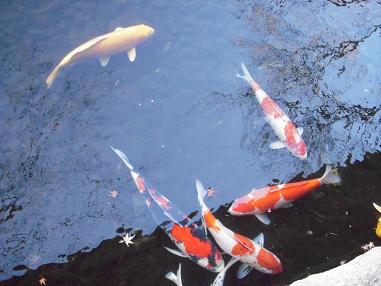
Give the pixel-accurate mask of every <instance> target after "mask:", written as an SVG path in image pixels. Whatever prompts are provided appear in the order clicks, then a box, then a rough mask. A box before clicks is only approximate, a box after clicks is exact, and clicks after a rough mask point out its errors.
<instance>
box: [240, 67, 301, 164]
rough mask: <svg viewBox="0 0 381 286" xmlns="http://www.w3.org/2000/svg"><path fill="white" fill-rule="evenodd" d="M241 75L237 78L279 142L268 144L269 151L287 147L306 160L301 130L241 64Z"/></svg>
mask: <svg viewBox="0 0 381 286" xmlns="http://www.w3.org/2000/svg"><path fill="white" fill-rule="evenodd" d="M241 67H242V70H243V75H240V74H238V73H237V77H239V78H242V79H244V80H245V81H247V82H248V83H249V84H250V86H251V89H252V90H253V92H254V93H255V96H256V98H257V100H258V102H259V104H260V105H261V107H262V110H263V112H264V114H265V119H266V121H267V122H268V123H269V124H270V126H271V128H272V129H273V130H274V132H275V133H276V135H277V136H278V138H279V140H280V141H276V142H273V143H271V144H270V148H271V149H280V148H284V147H287V149H288V150H290V152H291V153H292V154H294V155H295V156H296V157H298V158H299V159H302V160H304V159H307V147H306V144H305V143H304V140H303V138H302V133H303V128H296V127H295V125H294V124H293V123H292V121H291V120H290V119H289V118H288V116H287V115H286V114H285V113H284V112H283V110H282V109H281V108H280V107H279V105H278V104H277V103H276V102H275V101H273V100H272V99H271V98H270V97H269V96H268V95H267V94H266V92H264V90H263V89H262V88H261V87H260V86H259V84H258V83H256V82H255V81H254V80H253V78H252V77H251V75H250V73H249V71H248V70H247V68H246V66H245V65H244V64H243V63H241Z"/></svg>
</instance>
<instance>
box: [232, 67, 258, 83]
mask: <svg viewBox="0 0 381 286" xmlns="http://www.w3.org/2000/svg"><path fill="white" fill-rule="evenodd" d="M241 67H242V70H243V75H240V74H239V73H237V74H236V75H237V77H239V78H242V79H244V80H246V81H247V82H248V83H249V84H251V83H252V82H253V81H254V80H253V78H252V77H251V75H250V73H249V71H248V70H247V68H246V66H245V65H244V63H241Z"/></svg>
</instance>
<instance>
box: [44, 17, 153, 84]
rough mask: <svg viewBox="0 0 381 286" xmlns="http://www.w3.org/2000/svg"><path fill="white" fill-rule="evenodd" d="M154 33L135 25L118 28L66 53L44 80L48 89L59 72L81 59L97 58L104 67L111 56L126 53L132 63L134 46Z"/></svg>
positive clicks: (151, 29) (134, 54)
mask: <svg viewBox="0 0 381 286" xmlns="http://www.w3.org/2000/svg"><path fill="white" fill-rule="evenodd" d="M153 33H154V29H153V28H151V27H149V26H146V25H143V24H141V25H136V26H131V27H126V28H121V27H118V28H116V29H115V31H113V32H110V33H107V34H104V35H101V36H99V37H96V38H94V39H91V40H89V41H87V42H85V43H83V44H82V45H80V46H79V47H77V48H75V49H74V50H72V51H71V52H70V53H68V54H67V55H66V56H65V57H64V58H63V59H62V60H61V61H60V63H59V64H58V65H57V66H56V67H55V68H54V70H53V71H52V72H51V73H50V75H49V76H48V78H47V79H46V86H47V88H50V87H51V85H52V84H53V81H54V80H55V78H56V77H57V75H58V73H59V72H60V70H61V69H62V68H63V67H64V66H67V65H70V64H73V63H75V62H77V61H79V60H81V59H85V58H90V57H97V58H99V62H100V63H101V65H102V66H106V65H107V64H108V61H109V59H110V56H111V55H114V54H119V53H121V52H125V51H127V53H128V58H129V59H130V61H131V62H133V61H134V60H135V58H136V49H135V46H136V45H138V44H140V43H141V42H143V41H144V40H145V39H147V38H148V37H150V36H151V35H152V34H153Z"/></svg>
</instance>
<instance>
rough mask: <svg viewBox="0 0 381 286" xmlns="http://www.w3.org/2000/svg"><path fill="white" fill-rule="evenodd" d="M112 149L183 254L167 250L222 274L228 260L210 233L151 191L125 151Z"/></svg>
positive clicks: (153, 190) (153, 213)
mask: <svg viewBox="0 0 381 286" xmlns="http://www.w3.org/2000/svg"><path fill="white" fill-rule="evenodd" d="M111 149H112V150H113V151H114V152H115V153H116V154H117V155H118V156H119V157H120V159H122V161H123V162H124V164H125V165H126V166H127V167H128V168H129V169H130V174H131V177H132V178H133V180H134V182H135V185H136V187H137V188H138V190H139V192H140V194H141V195H142V196H143V197H144V200H145V203H146V205H147V207H148V209H149V210H150V212H151V214H152V217H153V219H154V220H155V221H156V223H157V224H158V225H159V227H160V228H161V229H163V230H164V232H165V233H166V234H167V235H168V236H169V238H170V239H171V240H172V242H173V243H174V244H175V245H176V246H177V248H178V249H179V250H180V252H179V251H177V250H174V249H170V248H167V247H165V248H166V249H167V250H168V251H169V252H171V253H173V254H175V255H178V256H181V257H186V258H189V259H190V260H192V261H193V262H195V263H197V264H198V265H200V266H202V267H204V268H206V269H208V270H209V271H212V272H220V271H221V270H222V269H223V268H224V265H225V263H224V260H223V258H222V255H221V252H220V251H219V250H218V248H217V246H216V245H215V244H213V243H212V242H211V241H210V240H209V239H208V237H207V235H206V232H205V231H204V230H203V229H201V228H199V227H198V226H197V225H196V224H195V223H193V222H192V221H191V220H190V218H189V217H188V216H186V215H185V214H184V213H183V212H182V211H180V210H179V209H178V208H177V207H176V206H175V205H174V204H172V203H171V202H170V201H169V200H168V199H167V198H166V197H164V196H163V195H162V194H160V193H159V192H158V191H157V190H155V189H153V188H152V187H150V184H149V183H148V182H147V181H146V180H145V179H144V178H143V177H142V176H141V175H140V174H139V173H138V172H137V171H136V170H135V169H134V167H133V166H132V164H131V163H130V162H129V160H128V158H127V156H126V155H125V154H124V153H123V152H122V151H120V150H118V149H115V148H113V147H111ZM168 218H169V220H168Z"/></svg>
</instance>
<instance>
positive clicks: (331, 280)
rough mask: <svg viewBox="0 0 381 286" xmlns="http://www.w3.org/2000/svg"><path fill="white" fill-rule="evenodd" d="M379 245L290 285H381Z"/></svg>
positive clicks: (380, 249)
mask: <svg viewBox="0 0 381 286" xmlns="http://www.w3.org/2000/svg"><path fill="white" fill-rule="evenodd" d="M380 257H381V247H375V248H373V249H371V250H369V251H368V252H366V253H364V254H362V255H360V256H357V257H356V258H355V259H353V260H352V261H350V262H348V263H346V264H344V265H341V266H338V267H336V268H333V269H331V270H328V271H325V272H322V273H318V274H314V275H311V276H308V277H307V278H305V279H302V280H298V281H296V282H294V283H292V284H291V286H315V285H327V286H328V285H335V286H341V285H343V286H344V285H352V286H355V285H361V286H366V285H369V286H370V285H372V286H373V285H381V272H380V269H381V259H380Z"/></svg>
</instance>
